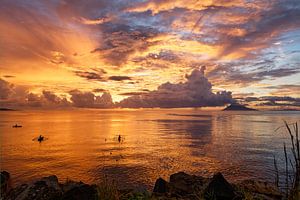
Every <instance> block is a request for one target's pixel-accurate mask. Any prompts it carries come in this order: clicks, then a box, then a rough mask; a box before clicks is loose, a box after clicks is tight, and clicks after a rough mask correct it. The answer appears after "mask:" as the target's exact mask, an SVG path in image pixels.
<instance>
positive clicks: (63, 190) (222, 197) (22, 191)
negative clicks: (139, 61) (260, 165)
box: [0, 171, 283, 200]
mask: <svg viewBox="0 0 300 200" xmlns="http://www.w3.org/2000/svg"><path fill="white" fill-rule="evenodd" d="M0 178H1V200H95V199H104V200H119V199H124V200H125V199H131V200H134V199H136V200H141V199H160V200H164V199H165V200H168V199H182V200H184V199H187V200H201V199H207V200H210V199H213V200H238V199H265V200H273V199H275V200H280V199H282V198H283V195H282V193H281V192H280V191H279V190H278V188H276V187H274V185H273V184H270V183H267V182H260V181H253V180H247V181H243V182H241V183H238V184H231V183H229V182H228V181H227V180H226V179H225V178H224V177H223V175H222V174H221V173H216V174H215V175H214V176H213V177H211V178H205V177H201V176H195V175H189V174H186V173H184V172H178V173H175V174H172V175H171V176H170V178H169V181H166V180H164V179H162V178H158V179H157V180H156V182H155V185H154V188H153V191H151V192H150V191H145V192H136V191H135V190H133V189H132V190H131V189H129V190H118V189H117V188H116V187H115V186H114V185H113V184H112V183H108V182H107V183H102V184H99V185H88V184H85V183H83V182H75V181H66V182H65V183H59V182H58V178H57V177H56V176H55V175H52V176H48V177H43V178H41V179H40V180H37V181H34V182H31V183H25V184H22V185H19V186H17V187H15V188H11V187H10V179H11V177H10V174H9V173H8V172H6V171H2V172H1V177H0ZM103 184H104V185H103Z"/></svg>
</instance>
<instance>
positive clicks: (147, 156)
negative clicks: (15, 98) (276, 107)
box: [0, 109, 299, 188]
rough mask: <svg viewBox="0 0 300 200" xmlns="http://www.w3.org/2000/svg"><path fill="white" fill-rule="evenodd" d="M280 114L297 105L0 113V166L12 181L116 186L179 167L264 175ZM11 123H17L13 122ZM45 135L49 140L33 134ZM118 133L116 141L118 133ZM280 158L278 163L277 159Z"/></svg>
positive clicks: (278, 139) (287, 115) (293, 115)
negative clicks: (53, 178) (46, 179)
mask: <svg viewBox="0 0 300 200" xmlns="http://www.w3.org/2000/svg"><path fill="white" fill-rule="evenodd" d="M282 119H285V120H287V121H291V122H295V121H297V120H299V113H297V112H220V111H200V110H195V109H169V110H168V109H165V110H163V109H149V110H69V111H14V112H1V117H0V136H1V170H7V171H9V172H10V173H11V174H12V177H13V181H14V182H15V183H17V182H19V181H20V182H24V181H30V180H33V179H35V178H40V177H41V176H48V175H51V174H56V175H57V176H58V177H59V179H60V181H64V180H66V179H67V178H69V179H74V180H81V181H84V182H87V183H96V182H98V181H100V179H101V178H103V176H104V175H106V176H107V177H108V178H110V179H114V180H116V182H117V183H118V184H119V185H120V186H121V187H130V186H141V187H148V188H149V187H151V186H152V185H153V184H154V182H155V180H156V179H157V178H158V177H163V178H166V179H167V178H168V177H169V175H170V174H172V173H175V172H178V171H185V172H188V173H192V174H197V175H204V176H208V175H211V174H212V173H214V172H217V171H221V172H223V173H224V174H225V175H226V177H227V178H229V179H230V180H242V179H246V178H260V179H270V177H272V176H273V174H274V173H273V171H272V170H273V164H272V163H273V155H274V154H275V155H276V156H278V157H280V156H282V150H281V149H282V144H283V141H284V135H283V133H282V132H283V130H282V131H277V132H276V133H274V130H275V129H276V128H277V127H279V126H281V125H282ZM15 123H18V124H21V125H23V128H15V129H14V128H12V127H11V126H12V125H13V124H15ZM40 134H41V135H43V136H45V137H47V138H48V140H46V141H43V142H41V143H38V142H37V141H33V140H32V139H33V138H35V137H37V136H39V135H40ZM119 134H120V135H121V136H122V142H120V143H119V141H118V139H117V137H118V135H119ZM279 164H280V163H279Z"/></svg>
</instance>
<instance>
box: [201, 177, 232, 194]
mask: <svg viewBox="0 0 300 200" xmlns="http://www.w3.org/2000/svg"><path fill="white" fill-rule="evenodd" d="M236 197H237V196H236V194H235V190H234V188H233V187H232V186H231V184H230V183H228V182H227V181H226V179H225V178H224V177H223V175H222V174H221V173H217V174H215V175H214V176H213V178H212V180H211V181H210V182H209V184H208V186H207V187H206V188H205V190H204V198H205V199H215V200H232V199H236Z"/></svg>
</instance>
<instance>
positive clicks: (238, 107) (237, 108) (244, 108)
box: [223, 103, 256, 111]
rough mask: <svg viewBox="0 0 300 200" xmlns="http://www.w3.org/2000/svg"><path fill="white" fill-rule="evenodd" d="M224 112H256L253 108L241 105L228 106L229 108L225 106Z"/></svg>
mask: <svg viewBox="0 0 300 200" xmlns="http://www.w3.org/2000/svg"><path fill="white" fill-rule="evenodd" d="M223 110H224V111H230V110H244V111H250V110H256V109H253V108H248V107H246V106H244V105H242V104H237V103H235V104H230V105H229V106H227V107H226V108H224V109H223Z"/></svg>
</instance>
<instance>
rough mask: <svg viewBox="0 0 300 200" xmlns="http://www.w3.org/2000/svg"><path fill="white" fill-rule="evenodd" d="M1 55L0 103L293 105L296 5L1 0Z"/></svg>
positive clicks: (297, 72)
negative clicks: (234, 102) (237, 103)
mask: <svg viewBox="0 0 300 200" xmlns="http://www.w3.org/2000/svg"><path fill="white" fill-rule="evenodd" d="M0 60H1V63H0V106H1V107H22V106H33V107H55V106H59V107H60V106H61V107H64V106H75V107H99V108H101V107H113V102H120V101H121V100H122V101H121V103H120V104H118V105H120V106H122V107H198V106H221V105H225V104H226V103H230V102H232V101H233V99H238V100H239V101H242V102H244V103H247V104H252V105H254V106H268V105H273V106H278V105H279V106H281V105H283V106H285V105H289V104H291V105H293V106H296V107H299V106H300V3H299V0H255V1H254V0H253V1H252V0H244V1H243V0H232V1H227V0H201V1H200V0H180V1H179V0H85V1H83V0H81V1H79V0H35V1H34V0H32V1H30V0H0ZM168 82H169V83H168ZM230 92H232V94H231V93H230ZM110 95H111V97H112V99H111V97H110ZM112 101H113V102H112ZM170 105H172V106H170Z"/></svg>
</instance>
